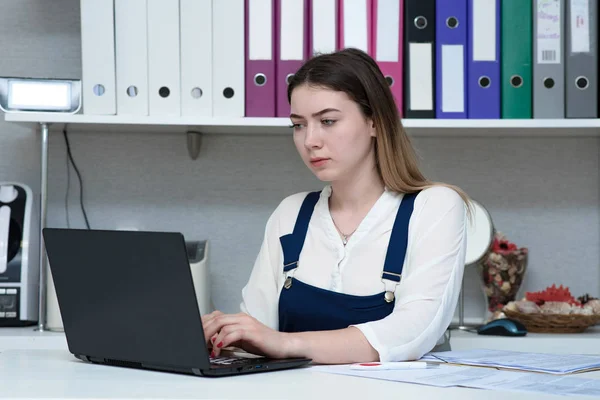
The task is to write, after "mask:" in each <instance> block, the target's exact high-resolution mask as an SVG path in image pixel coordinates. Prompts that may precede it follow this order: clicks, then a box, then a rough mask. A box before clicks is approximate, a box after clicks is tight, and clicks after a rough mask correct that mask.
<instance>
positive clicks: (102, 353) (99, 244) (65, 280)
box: [43, 228, 209, 370]
mask: <svg viewBox="0 0 600 400" xmlns="http://www.w3.org/2000/svg"><path fill="white" fill-rule="evenodd" d="M43 237H44V240H45V245H46V252H47V254H48V261H49V267H50V270H51V272H52V277H53V279H54V286H55V288H56V294H57V299H58V303H59V307H60V311H61V315H62V319H63V326H64V329H65V335H66V338H67V343H68V346H69V350H70V351H71V353H73V354H74V355H83V356H87V357H97V358H106V359H111V360H118V361H125V362H136V363H143V364H146V365H156V366H163V367H172V368H178V369H191V368H196V369H200V370H204V369H208V368H209V356H208V350H207V348H206V345H205V340H204V331H203V328H202V321H201V316H200V312H199V309H198V304H197V301H196V297H195V292H194V286H193V280H192V275H191V271H190V266H189V262H188V258H187V252H186V247H185V240H184V237H183V235H182V234H180V233H171V232H138V231H104V230H80V229H61V228H44V229H43Z"/></svg>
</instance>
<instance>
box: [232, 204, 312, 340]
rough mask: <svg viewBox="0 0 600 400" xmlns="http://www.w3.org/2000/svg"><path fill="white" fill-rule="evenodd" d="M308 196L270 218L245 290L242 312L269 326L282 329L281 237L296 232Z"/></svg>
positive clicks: (285, 205) (280, 209)
mask: <svg viewBox="0 0 600 400" xmlns="http://www.w3.org/2000/svg"><path fill="white" fill-rule="evenodd" d="M304 196H305V193H297V194H295V195H291V196H289V197H287V198H285V199H284V200H283V201H282V202H281V203H280V204H279V206H278V207H277V208H276V209H275V211H273V213H272V214H271V216H270V217H269V219H268V221H267V224H266V227H265V231H264V237H263V241H262V245H261V247H260V250H259V252H258V256H257V257H256V260H255V262H254V267H253V268H252V272H251V274H250V278H249V280H248V283H247V284H246V286H244V288H243V289H242V302H241V304H240V310H241V311H242V312H244V313H246V314H248V315H250V316H252V317H254V318H256V319H257V320H259V321H260V322H262V323H263V324H265V325H266V326H268V327H270V328H272V329H275V330H278V329H279V312H278V310H279V308H278V304H279V290H280V288H281V280H282V279H283V254H282V249H281V244H280V242H279V237H280V236H281V235H283V234H286V233H289V232H291V231H292V230H293V227H294V223H295V220H296V215H297V213H298V209H299V208H300V204H301V203H302V200H303V198H304Z"/></svg>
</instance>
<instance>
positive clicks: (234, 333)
mask: <svg viewBox="0 0 600 400" xmlns="http://www.w3.org/2000/svg"><path fill="white" fill-rule="evenodd" d="M242 339H244V328H243V326H241V325H227V326H225V327H224V328H223V329H221V331H220V332H219V334H218V335H217V337H216V339H215V341H214V343H213V356H214V357H218V356H219V354H220V353H221V349H223V348H225V347H227V346H229V345H231V344H232V343H236V342H238V341H240V340H242Z"/></svg>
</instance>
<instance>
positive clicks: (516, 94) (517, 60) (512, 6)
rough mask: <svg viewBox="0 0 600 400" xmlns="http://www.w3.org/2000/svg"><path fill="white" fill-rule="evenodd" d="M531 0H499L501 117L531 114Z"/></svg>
mask: <svg viewBox="0 0 600 400" xmlns="http://www.w3.org/2000/svg"><path fill="white" fill-rule="evenodd" d="M532 8H533V6H532V1H531V0H502V11H501V18H500V20H501V38H500V39H501V54H500V60H501V70H502V89H501V91H502V92H501V98H502V118H503V119H510V118H515V119H516V118H520V119H523V118H531V117H532V97H533V95H532V43H533V32H532V27H533V11H532Z"/></svg>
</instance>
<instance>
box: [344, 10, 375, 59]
mask: <svg viewBox="0 0 600 400" xmlns="http://www.w3.org/2000/svg"><path fill="white" fill-rule="evenodd" d="M367 9H368V7H367V0H351V1H344V15H343V18H344V32H343V35H344V47H346V48H347V47H356V48H357V49H359V50H362V51H365V52H366V51H368V50H369V32H368V31H369V29H368V23H367V15H368V14H367Z"/></svg>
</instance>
